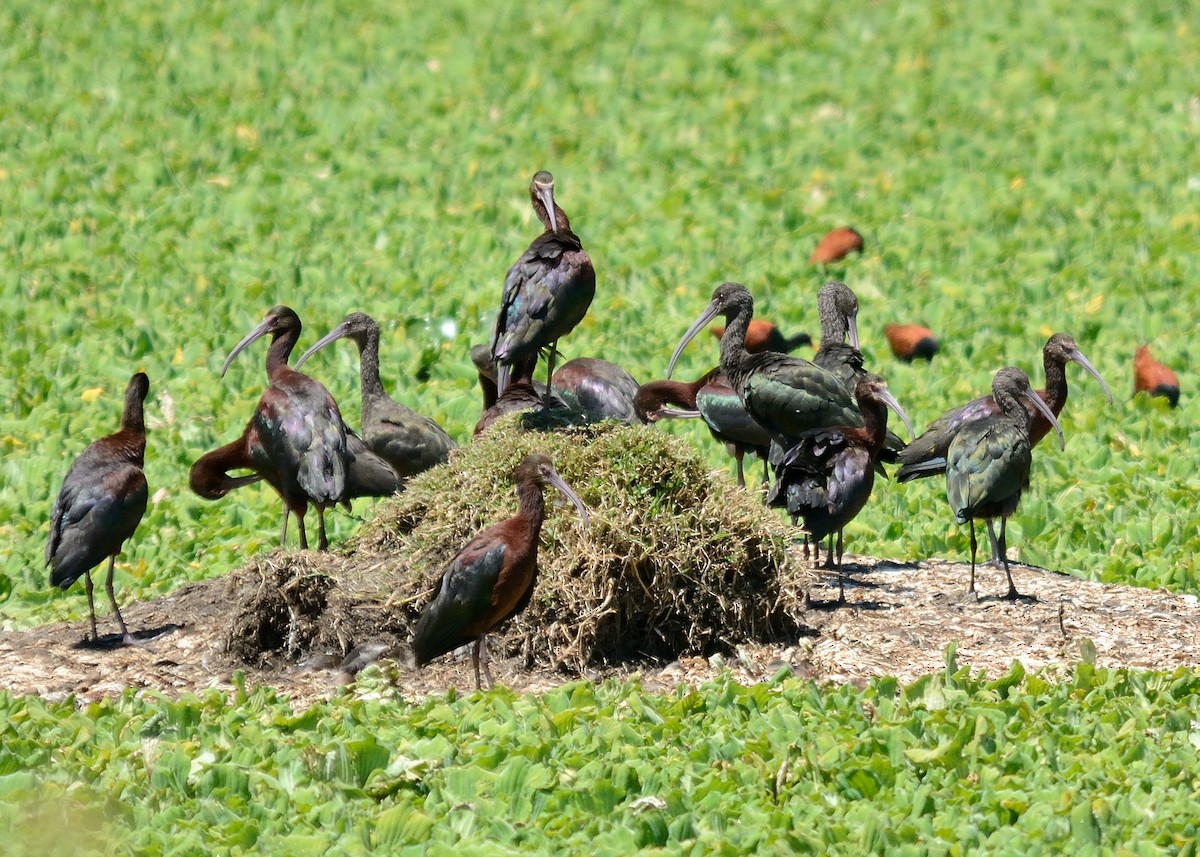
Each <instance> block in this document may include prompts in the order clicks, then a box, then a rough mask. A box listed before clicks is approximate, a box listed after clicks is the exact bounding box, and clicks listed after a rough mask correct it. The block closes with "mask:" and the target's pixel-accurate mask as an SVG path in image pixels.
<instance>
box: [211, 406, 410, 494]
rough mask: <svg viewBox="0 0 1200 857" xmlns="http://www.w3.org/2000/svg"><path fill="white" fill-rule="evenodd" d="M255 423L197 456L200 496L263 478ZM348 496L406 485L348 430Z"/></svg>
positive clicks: (392, 492) (226, 492)
mask: <svg viewBox="0 0 1200 857" xmlns="http://www.w3.org/2000/svg"><path fill="white" fill-rule="evenodd" d="M254 432H255V429H254V423H253V421H251V423H250V424H249V425H247V426H246V431H245V432H244V433H243V434H242V436H241V437H239V438H238V439H237V440H235V441H232V442H231V443H227V444H225V445H224V446H219V447H217V448H216V449H214V450H212V451H211V452H206V453H204V455H202V456H200V457H199V458H198V459H196V462H195V464H193V465H192V469H191V471H190V473H189V474H188V484H189V485H190V486H191V488H192V491H194V492H195V493H196V494H197V495H198V496H200V497H201V498H203V499H205V500H220V499H221V498H222V497H224V496H225V495H226V494H228V493H229V492H230V491H233V490H235V489H237V488H241V487H243V486H246V485H253V484H254V483H255V482H261V481H262V479H263V475H262V474H261V473H258V472H257V471H256V470H255V465H254V458H253V456H252V455H251V453H250V450H251V449H252V448H253V447H254V446H256V445H259V442H258V438H257V437H256V436H255V435H254ZM346 453H347V455H346V500H353V499H355V498H358V497H389V496H391V495H392V494H395V493H396V492H397V491H400V490H401V489H402V488H403V487H404V480H402V479H401V478H400V477H399V476H398V475H396V471H395V470H393V469H392V466H391V465H390V464H388V463H387V462H386V461H384V460H383V459H382V458H380V457H379V456H378V455H376V454H375V453H373V452H371V450H369V449H367V445H366V444H365V443H363V441H362V439H361V438H360V437H359V436H358V435H356V434H354V433H352V432H349V431H347V434H346ZM233 470H250V471H253V472H251V473H246V474H242V475H240V476H232V475H230V471H233Z"/></svg>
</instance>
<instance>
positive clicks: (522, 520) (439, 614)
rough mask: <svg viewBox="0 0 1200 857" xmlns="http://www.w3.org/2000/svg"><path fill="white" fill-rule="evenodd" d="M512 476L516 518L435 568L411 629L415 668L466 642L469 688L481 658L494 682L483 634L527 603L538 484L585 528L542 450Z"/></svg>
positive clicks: (537, 529) (541, 505) (541, 515)
mask: <svg viewBox="0 0 1200 857" xmlns="http://www.w3.org/2000/svg"><path fill="white" fill-rule="evenodd" d="M513 481H514V482H515V483H516V487H517V502H518V511H517V514H516V516H515V517H512V518H509V519H508V520H505V521H501V522H500V523H498V524H494V525H493V526H491V527H488V528H487V529H486V530H483V531H482V532H480V533H478V534H477V535H476V536H475V537H474V538H472V539H471V540H470V541H469V542H467V543H466V545H464V546H463V548H462V550H460V551H459V552H458V555H457V556H455V557H454V559H452V560H451V561H450V564H449V565H448V566H447V567H446V570H445V571H444V572H443V573H442V578H441V582H440V583H439V584H438V589H437V592H436V593H435V594H434V596H433V600H432V601H430V602H429V604H427V605H426V606H425V609H424V610H422V611H421V616H420V618H419V619H417V624H416V628H415V629H414V631H413V641H412V651H413V657H414V660H415V661H416V665H417V666H419V667H420V666H424V665H425V664H427V663H429V662H430V661H431V660H433V659H434V658H436V657H437V656H438V655H444V654H445V653H446V652H449V651H452V650H454V649H457V648H458V647H459V646H463V645H466V644H467V643H471V642H474V644H475V645H474V646H473V648H472V649H471V663H472V665H473V666H474V667H475V688H476V690H478V689H479V688H480V686H481V684H480V680H479V670H480V665H481V663H482V666H483V673H484V675H485V676H486V677H487V681H488V687H492V686H493V684H494V681H493V679H492V674H491V671H490V670H488V666H487V644H486V642H485V639H484V638H485V637H486V636H487V634H488V633H489V632H490V631H492V630H494V629H496V628H497V627H499V626H500V625H501V624H503V623H504V622H505V621H507V620H508V619H510V618H512V617H513V616H515V615H516V614H518V613H520V612H521V611H522V610H524V609H525V608H526V607H528V606H529V601H530V599H531V598H532V597H533V587H534V584H535V583H536V582H537V573H538V569H537V552H538V537H539V535H540V534H541V530H542V521H543V520H545V517H546V501H545V498H544V497H543V495H542V490H543V489H544V488H545V486H547V485H552V486H554V487H555V488H557V489H558V490H559V491H561V492H562V493H563V494H564V495H566V497H567V499H568V500H570V501H571V502H572V503H574V504H575V507H576V508H577V509H578V510H579V514H580V515H581V516H582V517H583V522H584V525H585V526H586V525H587V520H588V515H587V509H586V508H585V507H584V505H583V501H582V500H580V499H579V497H578V496H577V495H576V494H575V492H574V491H572V490H571V486H569V485H568V484H567V483H566V482H565V481H563V478H562V477H561V476H559V475H558V471H556V470H555V469H554V465H553V464H552V463H551V461H550V459H549V458H547V457H546V456H544V455H538V454H536V453H535V454H531V455H527V456H526V457H525V458H524V459H523V460H522V461H521V463H520V464H518V465H517V467H516V469H515V470H514V471H513ZM481 653H482V657H481Z"/></svg>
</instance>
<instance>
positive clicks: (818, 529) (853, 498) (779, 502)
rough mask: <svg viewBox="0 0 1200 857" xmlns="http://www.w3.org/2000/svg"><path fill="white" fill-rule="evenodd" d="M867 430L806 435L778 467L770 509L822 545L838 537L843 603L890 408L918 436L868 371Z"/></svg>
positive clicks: (862, 387) (862, 401) (864, 390)
mask: <svg viewBox="0 0 1200 857" xmlns="http://www.w3.org/2000/svg"><path fill="white" fill-rule="evenodd" d="M854 394H855V399H856V400H857V402H858V409H859V412H860V413H861V414H862V418H863V425H862V427H855V426H832V427H826V428H815V429H810V430H808V431H806V432H804V433H802V434H801V435H800V437H799V438H798V439H797V441H796V443H795V445H794V446H792V448H791V449H789V450H788V451H787V453H786V454H785V455H784V457H783V459H782V461H781V462H780V463H779V465H778V467H777V468H776V480H775V486H774V488H773V489H772V492H771V494H770V495H769V496H768V498H767V502H768V505H770V506H774V507H785V508H786V509H787V511H788V514H789V515H791V516H792V523H793V524H796V523H797V521H798V520H799V519H800V518H803V519H804V531H805V532H806V533H807V534H808V535H809V536H810V537H811V538H812V539H813V540H814V541H815V542H816V543H817V548H818V549H817V556H818V557H819V556H820V544H821V540H822V539H823V538H825V537H826V536H830V537H831V538H830V544H829V548H830V551H829V553H830V557H831V558H832V556H833V539H832V536H833V535H835V534H836V536H837V572H838V603H839V604H842V603H845V601H846V590H845V580H844V578H843V576H842V549H843V530H844V529H845V527H846V525H847V524H849V523H850V522H851V521H853V520H854V518H855V517H857V515H858V513H859V512H861V511H862V509H863V507H864V506H865V505H866V503H867V499H868V498H869V497H870V496H871V489H872V488H873V487H874V486H875V473H876V471H877V470H879V457H880V454H881V453H882V452H883V446H884V441H885V440H886V438H887V409H888V408H891V409H892V410H894V411H895V412H896V413H897V414H899V416H900V419H902V420H903V421H904V424H905V425H907V426H908V427H909V433H910V434H911V433H912V425H911V424H910V423H909V421H908V416H907V415H906V414H905V413H904V409H903V408H902V407H900V403H899V402H897V401H896V399H895V397H894V396H892V394H891V392H890V391H889V390H888V388H887V383H886V382H885V381H884V380H883V379H882V378H880V377H879V376H878V375H872V374H870V373H863V374H862V375H861V376H860V377H859V378H858V381H857V383H856V386H855V391H854Z"/></svg>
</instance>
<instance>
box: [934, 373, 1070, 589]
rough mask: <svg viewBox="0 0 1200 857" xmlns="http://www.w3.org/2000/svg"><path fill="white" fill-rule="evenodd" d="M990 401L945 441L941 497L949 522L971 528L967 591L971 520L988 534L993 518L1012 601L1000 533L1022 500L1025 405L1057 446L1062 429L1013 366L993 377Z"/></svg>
mask: <svg viewBox="0 0 1200 857" xmlns="http://www.w3.org/2000/svg"><path fill="white" fill-rule="evenodd" d="M992 398H993V399H994V400H995V402H996V403H997V405H998V406H999V411H998V412H997V413H992V414H989V415H988V416H985V417H983V418H982V419H975V420H972V421H971V422H968V423H966V424H965V425H964V426H962V428H961V429H959V431H958V433H957V434H956V435H955V436H954V440H953V441H952V442H951V443H950V450H949V452H948V453H947V456H946V496H947V498H948V499H949V500H950V508H951V509H953V510H954V519H955V520H956V521H958V523H960V524H969V525H970V527H971V583H970V585H969V586H968V587H967V592H969V593H970V592H974V591H975V553H976V547H977V543H976V541H975V519H976V518H986V519H987V521H988V526H989V531H990V527H991V522H992V519H993V518H997V517H998V518H999V519H1000V538H999V540H998V542H997V544H998V553H999V558H1000V562H1001V564H1002V565H1003V566H1004V574H1005V575H1006V576H1007V577H1008V592H1007V593H1006V594H1005V596H1004V597H1005V598H1009V599H1012V598H1018V597H1020V593H1018V592H1017V587H1016V586H1015V585H1014V584H1013V579H1012V572H1011V571H1009V568H1008V557H1007V556H1006V548H1007V545H1006V543H1005V534H1004V531H1005V525H1006V524H1007V522H1008V517H1009V515H1011V514H1012V513H1013V512H1015V511H1016V510H1017V504H1018V503H1019V502H1020V501H1021V492H1022V491H1023V490H1024V489H1026V488H1028V487H1029V466H1030V463H1031V461H1032V455H1031V450H1032V448H1033V444H1032V443H1031V441H1030V430H1031V426H1032V423H1033V417H1032V416H1031V415H1030V413H1029V411H1028V410H1027V409H1026V407H1025V405H1024V401H1028V402H1029V403H1030V405H1032V406H1033V407H1034V408H1035V409H1036V410H1037V411H1038V412H1039V413H1041V414H1042V416H1043V417H1044V418H1045V419H1046V420H1047V422H1049V423H1050V424H1051V425H1052V426H1053V428H1054V430H1055V431H1056V432H1057V433H1058V437H1059V442H1060V444H1061V443H1062V426H1060V425H1059V424H1058V420H1057V419H1056V418H1055V415H1054V412H1053V411H1052V410H1051V409H1050V407H1049V406H1048V405H1047V404H1046V403H1045V402H1044V401H1042V398H1041V396H1039V395H1038V394H1037V393H1035V392H1034V391H1033V389H1032V388H1031V387H1030V386H1029V378H1028V376H1026V374H1025V373H1024V372H1022V371H1021V370H1020V369H1017V368H1016V367H1013V366H1009V367H1007V368H1004V369H1001V370H1000V371H999V372H997V373H996V377H995V378H994V379H993V380H992Z"/></svg>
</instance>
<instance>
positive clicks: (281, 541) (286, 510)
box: [279, 503, 292, 548]
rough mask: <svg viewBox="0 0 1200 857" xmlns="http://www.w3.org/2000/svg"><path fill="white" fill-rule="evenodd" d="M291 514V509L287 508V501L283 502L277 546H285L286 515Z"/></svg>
mask: <svg viewBox="0 0 1200 857" xmlns="http://www.w3.org/2000/svg"><path fill="white" fill-rule="evenodd" d="M290 514H292V510H291V509H289V508H288V505H287V503H284V504H283V529H282V530H281V531H280V533H279V546H280V547H281V548H285V547H287V522H288V515H290Z"/></svg>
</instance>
